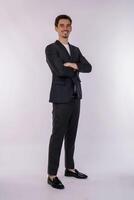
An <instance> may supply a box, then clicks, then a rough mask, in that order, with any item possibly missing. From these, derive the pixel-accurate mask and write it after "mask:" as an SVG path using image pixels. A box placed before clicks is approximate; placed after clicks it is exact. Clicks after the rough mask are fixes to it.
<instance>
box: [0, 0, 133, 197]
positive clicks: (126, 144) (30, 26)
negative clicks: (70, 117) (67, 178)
mask: <svg viewBox="0 0 134 200" xmlns="http://www.w3.org/2000/svg"><path fill="white" fill-rule="evenodd" d="M133 11H134V2H133V1H131V0H126V1H125V0H124V1H123V0H122V1H121V0H117V1H116V0H112V1H110V0H107V1H106V0H100V1H99V0H94V1H93V0H85V1H84V0H83V1H82V0H77V1H71V0H68V1H64V0H63V1H61V0H59V1H58V0H55V1H52V0H38V1H37V0H12V1H11V0H0V177H1V178H0V179H1V180H3V181H4V180H5V181H4V183H5V185H6V183H7V182H8V180H10V179H11V180H12V178H14V179H15V177H23V176H24V177H25V178H27V179H28V177H29V176H35V177H36V178H37V177H43V178H44V179H43V181H44V182H46V172H47V154H48V142H49V137H50V135H51V123H52V122H51V111H52V107H51V104H50V103H49V102H48V98H49V90H50V85H51V72H50V69H49V67H48V65H47V64H46V61H45V52H44V49H45V46H46V45H47V44H49V43H51V42H54V41H55V40H56V39H57V33H56V32H55V30H54V19H55V17H56V16H57V15H59V14H68V15H70V16H71V18H72V19H73V31H72V33H71V35H70V43H72V44H74V45H76V46H78V47H79V48H80V49H81V51H82V53H83V55H84V56H85V57H86V58H87V59H88V60H89V62H90V63H91V64H92V66H93V70H92V72H91V73H90V74H82V73H81V74H80V77H81V81H82V82H81V83H82V88H83V99H82V104H81V115H80V121H79V128H78V136H77V141H76V151H75V160H76V166H77V167H78V168H79V169H81V170H83V171H85V172H87V173H88V175H89V177H91V178H92V179H95V178H96V177H103V176H106V175H107V174H109V175H110V174H111V175H113V174H117V176H121V175H122V174H123V175H124V176H134V135H133V133H134V125H133V119H134V112H133V111H134V91H133V85H134V80H133V73H134V69H133V67H134V59H133V52H134V12H133ZM63 172H64V153H63V150H62V157H61V162H60V168H59V174H60V176H62V174H63ZM6 181H7V182H6ZM1 184H2V182H1ZM5 187H6V186H5ZM12 189H13V188H12ZM3 190H4V191H5V193H3V192H2V191H3ZM3 190H2V189H0V191H1V194H2V195H3V196H2V197H5V198H3V199H2V200H5V199H8V196H6V195H7V193H6V189H5V188H4V189H3ZM11 191H12V190H11ZM11 191H10V194H11ZM4 195H5V196H4ZM14 199H15V198H14ZM20 199H21V198H20ZM22 199H24V198H22ZM43 199H44V198H43ZM81 199H84V198H81ZM85 199H86V198H85ZM87 199H88V198H87ZM92 199H93V198H92ZM94 199H95V198H94ZM94 199H93V200H94ZM96 199H97V198H96ZM100 199H101V198H99V200H100ZM103 199H104V198H103ZM109 199H110V198H109ZM129 200H130V198H129Z"/></svg>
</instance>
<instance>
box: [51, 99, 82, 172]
mask: <svg viewBox="0 0 134 200" xmlns="http://www.w3.org/2000/svg"><path fill="white" fill-rule="evenodd" d="M79 114H80V99H77V98H74V99H72V100H71V101H70V102H69V103H53V109H52V135H51V137H50V143H49V153H48V174H49V175H56V174H57V171H58V167H59V161H60V154H61V148H62V144H63V140H64V148H65V168H70V169H73V168H74V158H73V156H74V149H75V139H76V135H77V128H78V121H79Z"/></svg>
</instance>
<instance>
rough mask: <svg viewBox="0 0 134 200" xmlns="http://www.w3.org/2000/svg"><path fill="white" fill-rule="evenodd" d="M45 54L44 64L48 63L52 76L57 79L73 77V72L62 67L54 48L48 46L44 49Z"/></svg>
mask: <svg viewBox="0 0 134 200" xmlns="http://www.w3.org/2000/svg"><path fill="white" fill-rule="evenodd" d="M45 54H46V62H47V63H48V65H49V67H50V69H51V71H52V73H53V74H55V75H56V76H59V77H70V78H71V77H73V76H74V74H75V71H74V70H73V69H71V68H69V67H68V68H67V67H65V66H64V63H63V62H62V60H61V58H60V57H59V55H58V52H57V51H56V48H54V47H53V46H49V45H48V46H47V47H46V48H45Z"/></svg>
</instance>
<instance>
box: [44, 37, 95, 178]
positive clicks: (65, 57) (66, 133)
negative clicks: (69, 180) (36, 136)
mask: <svg viewBox="0 0 134 200" xmlns="http://www.w3.org/2000/svg"><path fill="white" fill-rule="evenodd" d="M69 48H70V52H71V55H69V53H68V51H67V50H66V48H65V47H64V45H62V43H61V42H60V41H58V40H57V41H56V42H55V43H52V44H50V45H48V46H47V47H46V49H45V53H46V61H47V63H48V65H49V67H50V69H51V72H52V85H51V90H50V97H49V101H50V102H52V103H53V112H52V113H53V129H52V135H51V138H50V144H49V157H48V174H50V175H56V174H57V170H58V166H59V159H60V153H61V147H62V142H63V139H64V137H65V167H66V168H74V160H73V154H74V146H75V138H76V133H77V127H78V120H79V113H80V99H81V98H82V90H81V81H80V78H79V72H91V69H92V67H91V65H90V63H89V62H88V61H87V60H86V59H85V57H83V55H82V54H81V52H80V50H79V48H78V47H75V46H73V45H71V44H69ZM66 62H71V63H76V64H77V66H78V70H74V69H72V68H70V67H65V66H64V63H66Z"/></svg>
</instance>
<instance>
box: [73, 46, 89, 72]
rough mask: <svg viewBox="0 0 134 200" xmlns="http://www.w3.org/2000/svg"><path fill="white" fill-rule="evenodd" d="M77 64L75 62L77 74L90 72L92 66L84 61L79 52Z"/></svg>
mask: <svg viewBox="0 0 134 200" xmlns="http://www.w3.org/2000/svg"><path fill="white" fill-rule="evenodd" d="M78 51H79V62H77V63H76V64H77V66H78V71H79V72H91V71H92V66H91V64H90V63H89V62H88V61H87V60H86V58H85V57H84V56H83V55H82V53H81V51H80V50H79V48H78Z"/></svg>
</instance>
